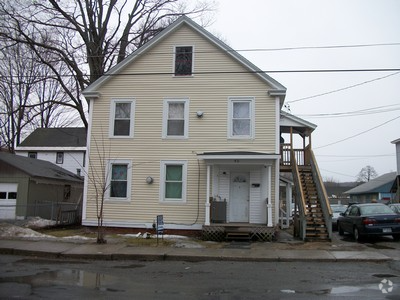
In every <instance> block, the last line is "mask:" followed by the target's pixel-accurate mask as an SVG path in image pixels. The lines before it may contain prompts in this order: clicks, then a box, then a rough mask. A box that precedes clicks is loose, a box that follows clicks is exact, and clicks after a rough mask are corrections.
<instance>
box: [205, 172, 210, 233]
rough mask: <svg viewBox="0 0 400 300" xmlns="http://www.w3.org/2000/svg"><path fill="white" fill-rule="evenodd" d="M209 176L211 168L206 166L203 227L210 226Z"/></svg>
mask: <svg viewBox="0 0 400 300" xmlns="http://www.w3.org/2000/svg"><path fill="white" fill-rule="evenodd" d="M210 176H211V167H210V166H209V165H207V192H206V220H205V223H204V225H206V226H209V225H210Z"/></svg>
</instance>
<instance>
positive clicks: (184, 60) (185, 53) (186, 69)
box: [175, 46, 193, 76]
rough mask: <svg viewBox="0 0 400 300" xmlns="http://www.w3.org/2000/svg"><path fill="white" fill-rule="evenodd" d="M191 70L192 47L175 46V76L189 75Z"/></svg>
mask: <svg viewBox="0 0 400 300" xmlns="http://www.w3.org/2000/svg"><path fill="white" fill-rule="evenodd" d="M192 72H193V47H192V46H178V47H175V76H191V75H192Z"/></svg>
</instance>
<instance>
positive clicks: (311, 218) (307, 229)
mask: <svg viewBox="0 0 400 300" xmlns="http://www.w3.org/2000/svg"><path fill="white" fill-rule="evenodd" d="M304 157H305V159H303V160H302V163H300V164H298V163H297V161H298V160H297V159H296V155H295V152H294V151H293V150H291V158H290V160H291V169H292V176H293V182H294V196H295V201H296V205H297V207H298V212H297V214H296V215H295V219H294V224H295V228H294V234H295V236H298V237H300V238H301V239H303V240H306V241H330V239H331V237H332V211H331V208H330V205H329V201H328V197H327V195H326V191H325V187H324V183H323V181H322V177H321V174H320V172H319V168H318V165H317V162H316V160H315V156H314V153H313V152H312V150H311V149H310V148H308V149H306V151H305V155H304Z"/></svg>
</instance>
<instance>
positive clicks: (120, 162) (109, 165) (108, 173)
mask: <svg viewBox="0 0 400 300" xmlns="http://www.w3.org/2000/svg"><path fill="white" fill-rule="evenodd" d="M113 165H126V166H127V174H126V177H127V178H126V183H127V184H126V197H111V182H112V166H113ZM104 180H105V184H106V193H105V200H106V201H130V200H131V194H132V190H131V189H132V161H131V160H128V159H113V160H108V161H107V165H106V170H105V179H104ZM114 181H115V182H116V181H119V180H114ZM121 181H122V180H121ZM123 181H124V182H125V180H123ZM99 188H102V187H101V186H100V187H99Z"/></svg>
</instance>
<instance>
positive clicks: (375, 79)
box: [286, 72, 400, 104]
mask: <svg viewBox="0 0 400 300" xmlns="http://www.w3.org/2000/svg"><path fill="white" fill-rule="evenodd" d="M399 73H400V72H395V73H392V74H389V75H385V76H382V77H378V78H374V79H371V80H367V81H363V82H360V83H357V84H353V85H350V86H347V87H344V88H340V89H336V90H333V91H329V92H325V93H321V94H317V95H313V96H308V97H304V98H300V99H296V100H292V101H287V102H286V103H287V104H290V103H295V102H300V101H304V100H308V99H312V98H316V97H320V96H325V95H329V94H333V93H337V92H341V91H344V90H348V89H351V88H354V87H357V86H360V85H364V84H367V83H371V82H374V81H378V80H382V79H385V78H388V77H391V76H394V75H397V74H399Z"/></svg>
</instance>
